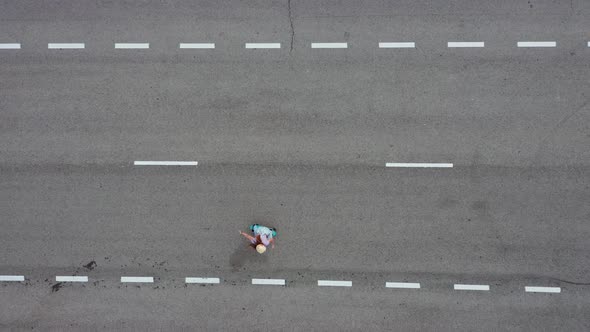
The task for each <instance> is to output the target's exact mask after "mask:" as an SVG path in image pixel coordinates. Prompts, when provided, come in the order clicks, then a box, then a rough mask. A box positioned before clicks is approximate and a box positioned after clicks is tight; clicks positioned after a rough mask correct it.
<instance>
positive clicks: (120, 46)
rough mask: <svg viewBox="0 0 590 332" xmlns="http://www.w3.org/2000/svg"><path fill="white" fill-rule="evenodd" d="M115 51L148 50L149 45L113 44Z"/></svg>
mask: <svg viewBox="0 0 590 332" xmlns="http://www.w3.org/2000/svg"><path fill="white" fill-rule="evenodd" d="M115 48H116V49H127V50H128V49H148V48H150V44H149V43H115Z"/></svg>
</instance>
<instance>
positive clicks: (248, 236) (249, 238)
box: [240, 231, 256, 242]
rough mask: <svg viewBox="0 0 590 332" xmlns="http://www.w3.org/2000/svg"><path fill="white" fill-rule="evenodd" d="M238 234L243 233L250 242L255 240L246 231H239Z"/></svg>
mask: <svg viewBox="0 0 590 332" xmlns="http://www.w3.org/2000/svg"><path fill="white" fill-rule="evenodd" d="M240 234H241V235H243V236H244V237H245V238H246V239H248V240H250V242H252V241H256V238H255V237H253V236H252V235H250V234H248V233H244V232H242V231H240Z"/></svg>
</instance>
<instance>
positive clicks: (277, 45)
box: [244, 43, 281, 49]
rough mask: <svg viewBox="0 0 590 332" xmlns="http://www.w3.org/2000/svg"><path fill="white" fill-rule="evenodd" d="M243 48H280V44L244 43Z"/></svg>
mask: <svg viewBox="0 0 590 332" xmlns="http://www.w3.org/2000/svg"><path fill="white" fill-rule="evenodd" d="M244 47H245V48H252V49H257V48H281V43H246V45H245V46H244Z"/></svg>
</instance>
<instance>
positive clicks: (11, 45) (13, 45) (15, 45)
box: [0, 43, 20, 50]
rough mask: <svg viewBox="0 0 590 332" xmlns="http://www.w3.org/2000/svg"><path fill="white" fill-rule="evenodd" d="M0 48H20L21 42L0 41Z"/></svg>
mask: <svg viewBox="0 0 590 332" xmlns="http://www.w3.org/2000/svg"><path fill="white" fill-rule="evenodd" d="M0 50H20V44H19V43H0Z"/></svg>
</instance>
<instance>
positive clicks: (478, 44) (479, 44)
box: [447, 42, 485, 48]
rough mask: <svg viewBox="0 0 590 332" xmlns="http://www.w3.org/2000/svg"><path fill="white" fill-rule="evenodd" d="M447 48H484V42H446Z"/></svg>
mask: <svg viewBox="0 0 590 332" xmlns="http://www.w3.org/2000/svg"><path fill="white" fill-rule="evenodd" d="M447 47H449V48H460V47H485V43H484V42H448V43H447Z"/></svg>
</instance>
